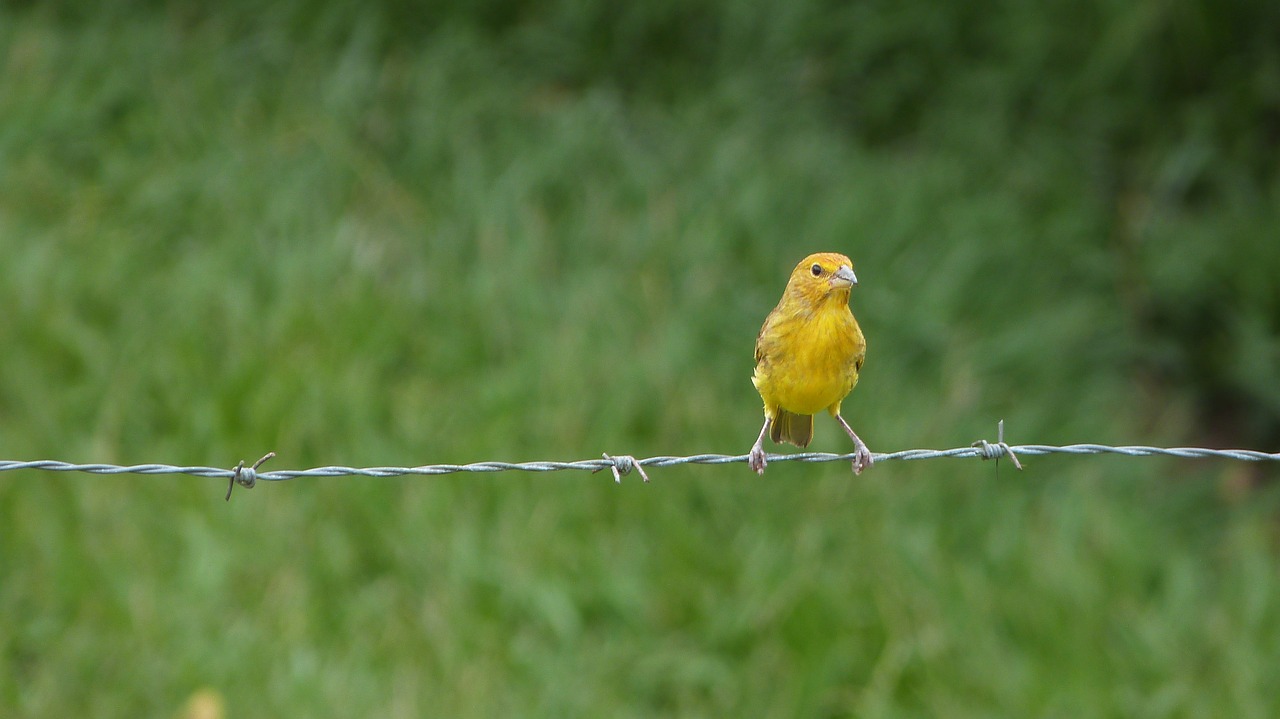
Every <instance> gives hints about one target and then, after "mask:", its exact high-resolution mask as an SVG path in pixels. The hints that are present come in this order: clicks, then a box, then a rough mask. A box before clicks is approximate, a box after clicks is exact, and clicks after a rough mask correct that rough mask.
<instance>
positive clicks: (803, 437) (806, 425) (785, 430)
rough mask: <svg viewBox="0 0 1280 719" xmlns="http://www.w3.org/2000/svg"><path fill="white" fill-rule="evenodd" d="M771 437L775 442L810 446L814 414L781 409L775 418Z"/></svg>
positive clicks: (770, 431)
mask: <svg viewBox="0 0 1280 719" xmlns="http://www.w3.org/2000/svg"><path fill="white" fill-rule="evenodd" d="M769 437H770V438H772V439H773V441H774V442H778V443H782V442H790V443H791V444H794V445H795V446H797V447H808V446H809V442H810V441H811V440H812V439H813V415H811V414H792V413H791V412H788V411H786V410H785V409H779V410H778V416H777V417H774V418H773V426H772V428H771V429H770V430H769Z"/></svg>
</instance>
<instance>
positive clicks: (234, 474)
mask: <svg viewBox="0 0 1280 719" xmlns="http://www.w3.org/2000/svg"><path fill="white" fill-rule="evenodd" d="M274 456H276V453H275V452H267V453H266V454H264V455H262V459H259V460H258V461H257V462H254V463H253V466H252V467H246V466H244V460H243V459H242V460H240V464H237V465H236V468H235V469H233V470H231V479H230V481H228V482H227V497H226V499H224V500H223V501H225V502H230V501H231V490H233V489H235V488H236V485H237V484H238V485H240V486H241V487H244V488H245V489H253V486H254V485H255V484H257V483H258V467H261V466H262V463H263V462H265V461H267V460H268V459H271V458H272V457H274Z"/></svg>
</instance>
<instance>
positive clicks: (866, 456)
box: [853, 442, 875, 474]
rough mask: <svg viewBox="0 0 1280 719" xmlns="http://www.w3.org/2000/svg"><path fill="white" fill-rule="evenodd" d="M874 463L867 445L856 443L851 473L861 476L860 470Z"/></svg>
mask: <svg viewBox="0 0 1280 719" xmlns="http://www.w3.org/2000/svg"><path fill="white" fill-rule="evenodd" d="M873 462H875V458H874V457H872V456H871V450H869V449H867V445H865V444H862V443H861V442H859V443H858V446H857V447H856V448H854V450H853V473H854V474H862V470H864V469H866V468H867V467H870V466H871V465H872V463H873Z"/></svg>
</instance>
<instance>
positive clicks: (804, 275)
mask: <svg viewBox="0 0 1280 719" xmlns="http://www.w3.org/2000/svg"><path fill="white" fill-rule="evenodd" d="M856 284H858V276H857V275H855V274H853V262H851V261H850V260H849V258H848V257H845V256H844V255H842V254H839V253H836V252H819V253H817V254H815V255H809V256H808V257H806V258H804V259H803V260H800V264H798V265H796V268H795V269H794V270H792V272H791V279H790V280H789V281H788V282H787V292H786V294H788V295H792V296H793V297H794V298H795V299H803V300H807V301H808V302H810V303H813V304H816V303H818V302H821V301H823V300H827V299H835V300H839V301H843V302H848V301H849V290H850V289H851V288H852V287H853V286H854V285H856Z"/></svg>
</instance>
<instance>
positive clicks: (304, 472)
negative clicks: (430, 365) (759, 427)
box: [0, 441, 1280, 486]
mask: <svg viewBox="0 0 1280 719" xmlns="http://www.w3.org/2000/svg"><path fill="white" fill-rule="evenodd" d="M1048 454H1068V455H1099V454H1116V455H1122V456H1126V457H1151V456H1165V457H1179V458H1183V459H1230V460H1240V461H1246V462H1262V461H1272V462H1274V461H1280V452H1260V451H1257V450H1251V449H1208V448H1205V447H1148V446H1144V445H1126V446H1118V447H1117V446H1110V445H1105V444H1069V445H1061V446H1055V445H1047V444H1020V445H1012V446H1011V445H1007V444H1004V443H987V442H985V441H980V442H976V443H975V444H974V446H969V447H955V448H952V449H904V450H900V451H897V452H888V453H876V454H873V456H874V458H875V461H876V462H888V461H893V460H904V461H917V460H926V459H942V458H948V457H950V458H974V457H976V458H979V459H998V458H1000V457H1010V458H1012V457H1016V456H1019V455H1021V456H1024V457H1029V456H1039V455H1048ZM853 458H854V455H853V454H852V453H849V454H830V453H826V452H797V453H794V454H770V455H768V461H769V462H771V463H772V462H839V461H845V462H848V461H852V460H853ZM266 459H267V457H264V458H263V459H262V460H259V461H258V463H257V465H260V464H261V463H262V462H263V461H265V460H266ZM746 461H747V455H745V454H695V455H688V456H679V457H673V456H666V455H659V456H654V457H646V458H644V459H637V458H635V457H632V456H629V455H616V456H608V455H606V456H605V457H602V458H600V459H583V460H576V461H570V462H556V461H533V462H496V461H487V462H472V463H470V464H427V465H421V466H417V467H344V466H336V465H335V466H328V467H314V468H311V469H282V470H272V471H259V470H257V465H254V466H253V467H245V466H244V463H243V462H242V463H241V465H240V466H239V467H237V468H234V469H221V468H218V467H201V466H178V465H170V464H134V465H125V466H120V465H114V464H74V463H70V462H60V461H57V460H36V461H29V462H25V461H12V460H0V472H4V471H11V470H41V471H49V472H87V473H90V474H141V475H161V474H185V475H191V476H195V477H214V478H220V479H231V480H232V481H233V482H239V483H240V484H242V485H244V486H252V485H253V482H254V481H255V480H263V481H268V482H276V481H282V480H286V479H298V478H302V477H345V476H352V477H399V476H409V475H438V474H453V473H457V472H507V471H519V472H559V471H565V470H580V471H588V472H598V471H600V470H603V469H612V470H614V472H615V479H618V480H620V479H621V476H622V475H625V474H628V473H629V472H630V471H631V470H632V469H637V470H640V469H641V468H645V467H648V468H653V467H674V466H677V465H682V464H735V463H739V462H746Z"/></svg>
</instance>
